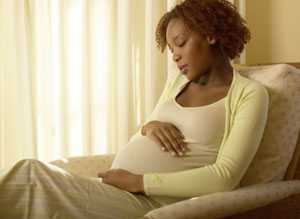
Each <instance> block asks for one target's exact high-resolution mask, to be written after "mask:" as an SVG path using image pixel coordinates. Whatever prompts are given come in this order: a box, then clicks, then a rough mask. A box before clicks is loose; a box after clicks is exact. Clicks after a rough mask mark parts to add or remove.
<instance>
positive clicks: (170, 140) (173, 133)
mask: <svg viewBox="0 0 300 219" xmlns="http://www.w3.org/2000/svg"><path fill="white" fill-rule="evenodd" d="M142 134H143V135H145V136H147V137H149V138H151V139H152V140H154V141H155V142H157V143H158V144H159V145H160V147H161V149H162V150H163V151H170V152H171V154H172V155H173V156H182V155H183V154H184V153H185V152H186V151H187V150H188V148H187V146H186V143H185V142H184V141H183V140H184V136H183V134H182V133H181V131H180V130H179V129H178V128H177V127H176V126H175V125H173V124H172V123H168V122H160V121H157V120H153V121H150V122H148V123H147V124H145V125H144V126H143V127H142Z"/></svg>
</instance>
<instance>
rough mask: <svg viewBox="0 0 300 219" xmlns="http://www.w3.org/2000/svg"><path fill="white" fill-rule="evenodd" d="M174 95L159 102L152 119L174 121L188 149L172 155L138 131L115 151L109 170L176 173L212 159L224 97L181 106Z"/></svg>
mask: <svg viewBox="0 0 300 219" xmlns="http://www.w3.org/2000/svg"><path fill="white" fill-rule="evenodd" d="M183 87H184V86H183ZM180 91H181V89H179V92H180ZM179 92H177V94H178V93H179ZM177 94H176V95H174V97H173V98H171V99H169V100H168V101H166V102H164V103H163V104H161V105H160V106H159V107H158V108H157V111H156V113H155V114H154V115H151V116H153V117H152V118H151V120H159V121H162V122H170V123H172V124H174V125H175V126H176V127H177V128H179V130H180V131H181V132H182V134H183V136H184V137H185V142H187V147H188V148H189V149H190V151H188V152H186V153H184V155H183V156H179V157H177V156H175V157H173V156H172V155H171V153H170V152H164V151H162V150H161V147H160V145H159V144H157V143H156V142H155V141H154V140H152V139H150V138H149V137H147V136H142V135H141V134H140V132H137V133H136V134H135V135H133V136H132V137H131V139H130V140H129V142H128V143H127V145H125V146H124V147H122V148H121V150H119V151H118V153H117V155H116V157H115V159H114V161H113V163H112V166H111V169H117V168H121V169H125V170H128V171H130V172H132V173H135V174H144V173H151V172H156V173H159V172H176V171H180V170H187V169H192V168H198V167H201V166H205V165H207V164H212V163H214V162H215V160H216V158H217V153H218V150H219V147H220V145H221V141H222V138H223V134H224V130H225V98H226V97H224V98H222V99H220V100H218V101H216V102H214V103H212V104H209V105H205V106H200V107H183V106H181V105H180V104H179V103H177V102H176V100H175V97H176V96H177Z"/></svg>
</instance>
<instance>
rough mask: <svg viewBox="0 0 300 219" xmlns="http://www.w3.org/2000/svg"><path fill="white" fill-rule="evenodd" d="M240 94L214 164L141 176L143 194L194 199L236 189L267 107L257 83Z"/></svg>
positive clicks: (264, 92) (265, 96) (265, 95)
mask: <svg viewBox="0 0 300 219" xmlns="http://www.w3.org/2000/svg"><path fill="white" fill-rule="evenodd" d="M243 92H245V95H244V97H243V99H242V100H241V101H240V102H239V103H236V104H239V105H238V106H237V110H236V112H235V115H233V117H234V121H233V124H232V126H231V130H230V132H229V135H228V137H227V140H226V142H225V143H224V144H223V145H222V147H221V148H220V150H219V153H218V156H217V159H216V162H215V163H214V164H211V165H207V166H204V167H200V168H195V169H191V170H185V171H180V172H173V173H148V174H144V177H143V180H144V190H145V193H146V194H147V195H162V196H173V197H194V196H199V195H203V194H208V193H213V192H219V191H226V190H232V189H234V188H235V187H237V186H238V184H239V182H240V180H241V178H242V177H243V175H244V174H245V172H246V170H247V169H248V167H249V165H250V163H251V161H252V160H253V158H254V155H255V153H256V151H257V149H258V147H259V145H260V142H261V139H262V136H263V132H264V129H265V126H266V121H267V115H268V105H269V95H268V92H267V90H266V88H265V87H263V86H262V85H261V84H258V83H252V84H250V85H249V86H248V87H247V88H245V90H244V91H243Z"/></svg>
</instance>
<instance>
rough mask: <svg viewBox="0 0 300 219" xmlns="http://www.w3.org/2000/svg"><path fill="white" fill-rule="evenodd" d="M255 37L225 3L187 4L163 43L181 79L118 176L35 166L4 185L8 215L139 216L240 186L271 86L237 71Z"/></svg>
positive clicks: (0, 209) (127, 151) (160, 32)
mask: <svg viewBox="0 0 300 219" xmlns="http://www.w3.org/2000/svg"><path fill="white" fill-rule="evenodd" d="M249 39H250V32H249V30H248V28H247V27H246V25H245V21H244V20H243V19H242V18H241V16H240V15H239V14H238V12H237V11H236V8H235V7H234V6H233V5H232V4H231V3H229V2H227V1H225V0H186V1H184V2H182V3H181V4H179V5H177V6H176V7H175V8H173V9H172V10H171V11H169V12H167V13H166V14H164V16H163V17H162V18H161V20H160V22H159V23H158V26H157V30H156V40H157V43H158V46H159V47H160V48H161V50H162V51H164V49H165V48H166V47H168V48H169V49H170V51H171V53H172V55H173V60H174V62H175V63H176V65H177V66H178V68H179V70H180V73H179V74H177V75H175V76H174V77H173V78H172V80H171V79H170V80H168V82H167V84H166V88H165V90H164V92H163V94H162V96H161V98H160V101H159V103H158V104H157V106H156V108H155V109H154V111H153V113H152V114H151V115H150V117H149V118H148V119H147V122H145V123H144V124H143V126H142V128H141V129H140V130H139V131H138V132H137V133H136V134H135V135H134V136H132V137H131V139H130V141H129V142H128V144H127V145H125V146H124V147H122V149H121V150H120V151H119V152H118V153H117V155H116V157H115V159H114V161H113V164H112V166H111V169H110V170H108V171H106V172H101V173H99V174H98V177H99V178H85V177H80V176H77V175H74V174H71V173H68V172H66V171H64V170H62V169H60V168H58V167H55V166H53V165H50V164H46V163H42V162H40V161H37V160H22V161H20V162H18V163H17V164H16V165H15V166H14V167H13V168H12V169H11V170H10V171H9V172H8V173H7V174H6V175H5V176H4V177H3V178H2V179H0V215H1V218H2V217H3V218H5V219H12V218H18V219H19V218H30V219H35V218H39V219H41V218H42V219H48V218H49V219H50V218H51V219H52V218H53V219H54V218H55V219H58V218H61V219H62V218H64V219H65V218H72V219H77V218H89V219H94V218H95V219H96V218H104V219H110V218H111V219H121V218H122V219H123V218H130V219H131V218H142V217H143V216H144V215H145V214H146V213H147V212H148V211H151V210H152V209H155V208H159V207H161V206H163V205H167V204H170V203H174V202H177V201H180V200H184V199H188V198H191V197H196V196H201V195H204V194H209V193H214V192H220V191H228V190H232V189H235V188H237V187H239V182H240V180H241V178H242V177H243V175H244V174H245V172H246V170H247V169H248V167H249V164H250V162H251V161H252V159H253V158H254V155H255V153H256V151H257V149H258V147H259V144H260V141H261V139H262V136H263V132H264V129H265V125H266V120H267V114H268V104H269V96H268V92H267V90H266V88H265V87H264V86H263V85H262V84H260V83H259V82H257V81H254V80H251V79H248V78H246V77H244V76H242V75H240V74H239V72H238V71H236V70H235V69H233V68H232V66H231V64H230V60H232V59H234V58H236V57H238V56H239V54H240V53H241V52H242V50H243V48H244V45H245V44H246V43H247V42H248V41H249Z"/></svg>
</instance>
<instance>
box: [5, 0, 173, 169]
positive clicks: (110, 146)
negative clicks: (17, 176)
mask: <svg viewBox="0 0 300 219" xmlns="http://www.w3.org/2000/svg"><path fill="white" fill-rule="evenodd" d="M176 2H179V1H176V0H144V1H142V0H0V17H1V20H0V33H1V36H0V38H1V40H0V43H1V44H0V46H1V47H0V49H1V50H0V58H1V61H0V63H1V64H0V74H1V75H0V80H1V81H0V86H1V87H0V104H1V105H0V168H1V169H3V168H7V167H9V166H11V165H12V164H13V163H15V162H16V161H17V160H19V159H22V158H37V159H40V160H43V161H49V160H53V159H56V158H59V157H68V156H77V155H91V154H103V153H115V152H116V151H117V150H119V149H120V148H121V147H122V146H124V145H125V144H126V143H127V142H128V140H129V138H130V137H131V136H132V135H133V134H134V133H135V132H136V131H137V130H138V127H139V126H140V124H141V123H142V122H143V121H145V119H146V117H147V116H148V115H149V114H150V113H151V111H152V109H153V108H154V106H155V104H156V101H157V100H158V98H159V96H160V93H161V91H162V89H163V86H164V83H165V81H166V78H167V73H168V68H169V69H170V68H171V67H172V66H171V65H170V64H169V65H168V61H167V54H166V53H164V54H161V53H160V52H159V51H158V49H157V48H156V46H155V27H156V25H157V22H158V19H159V18H160V17H161V16H162V14H163V13H164V12H165V11H166V10H167V9H169V8H170V7H171V6H173V5H174V4H175V3H176ZM169 71H170V70H169Z"/></svg>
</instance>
